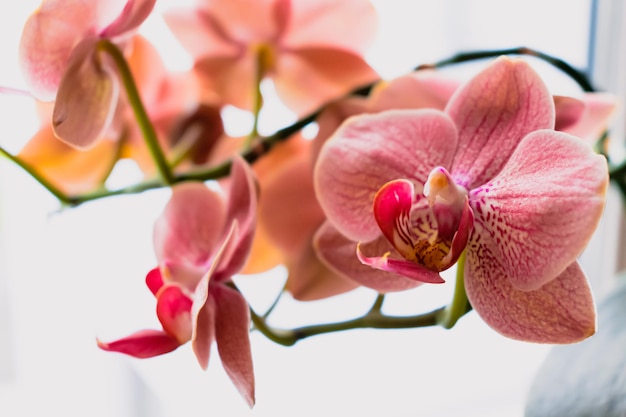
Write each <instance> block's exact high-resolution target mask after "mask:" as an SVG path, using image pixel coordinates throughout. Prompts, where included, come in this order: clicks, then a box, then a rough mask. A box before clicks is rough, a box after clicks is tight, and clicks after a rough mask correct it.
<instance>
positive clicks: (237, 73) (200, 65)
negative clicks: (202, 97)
mask: <svg viewBox="0 0 626 417" xmlns="http://www.w3.org/2000/svg"><path fill="white" fill-rule="evenodd" d="M254 58H255V57H254V56H253V55H252V54H250V53H248V54H245V55H243V56H234V57H233V56H226V57H207V58H203V59H200V60H199V61H197V62H196V63H195V65H194V70H195V73H196V74H197V76H198V79H199V81H200V83H201V85H202V88H204V89H206V90H209V91H215V92H216V93H217V95H218V96H219V97H220V99H221V100H222V101H223V102H224V103H226V104H232V105H233V106H236V107H239V108H241V109H244V110H251V109H252V107H253V102H254V100H253V93H254V80H255V75H254V74H255V65H256V64H255V59H254Z"/></svg>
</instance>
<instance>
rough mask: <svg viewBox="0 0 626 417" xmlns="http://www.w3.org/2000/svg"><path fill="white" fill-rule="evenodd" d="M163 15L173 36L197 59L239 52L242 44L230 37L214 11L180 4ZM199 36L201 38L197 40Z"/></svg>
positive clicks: (230, 55) (234, 54) (227, 55)
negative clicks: (200, 40)
mask: <svg viewBox="0 0 626 417" xmlns="http://www.w3.org/2000/svg"><path fill="white" fill-rule="evenodd" d="M255 3H256V2H255ZM244 10H247V7H246V8H244ZM163 18H164V20H165V23H166V24H167V26H168V27H169V28H170V30H171V31H172V33H173V34H174V36H175V37H176V38H177V39H178V40H179V41H180V43H181V44H182V45H183V46H184V47H185V49H186V50H187V51H189V53H190V54H191V56H192V57H193V58H194V59H196V60H197V59H199V58H201V57H215V58H217V57H234V56H237V55H239V54H240V53H241V45H239V44H238V43H237V42H236V41H235V40H234V39H233V38H232V37H231V35H230V34H229V32H228V31H227V30H226V28H227V26H225V25H224V24H223V23H222V22H220V21H218V20H217V19H216V17H215V16H214V14H213V10H207V9H198V8H196V7H179V8H173V9H169V10H167V11H166V12H165V13H163ZM198 39H202V40H203V41H202V42H198Z"/></svg>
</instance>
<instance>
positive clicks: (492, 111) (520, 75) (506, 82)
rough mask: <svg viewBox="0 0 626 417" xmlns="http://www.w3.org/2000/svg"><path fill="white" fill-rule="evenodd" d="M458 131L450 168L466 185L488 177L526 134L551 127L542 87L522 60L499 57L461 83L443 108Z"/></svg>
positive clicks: (551, 117) (551, 109) (548, 98)
mask: <svg viewBox="0 0 626 417" xmlns="http://www.w3.org/2000/svg"><path fill="white" fill-rule="evenodd" d="M446 112H447V113H448V114H449V115H450V117H452V119H453V120H454V122H455V123H456V125H457V127H458V130H459V148H458V151H457V153H456V155H455V159H454V163H453V164H452V169H451V170H450V172H451V173H452V175H453V176H454V178H455V180H457V183H459V184H460V185H463V186H465V187H466V188H467V189H470V188H474V187H475V186H477V185H480V184H482V183H484V182H485V181H487V180H488V179H490V178H493V176H494V175H495V174H497V173H498V172H499V171H500V170H501V169H502V167H503V166H504V164H505V163H506V161H507V160H508V159H509V157H510V156H511V154H512V153H513V151H514V150H515V148H516V147H517V145H518V144H519V142H520V141H521V140H522V139H523V138H524V136H526V135H527V134H528V133H530V132H532V131H535V130H538V129H548V128H553V127H554V103H553V100H552V96H551V95H550V93H549V92H548V89H547V88H546V86H545V85H544V84H543V81H542V80H541V78H540V77H539V75H537V73H535V71H534V70H533V69H532V68H531V67H530V65H528V64H527V63H526V62H525V61H522V60H519V59H510V58H508V57H501V58H498V59H496V60H495V61H494V62H493V63H492V64H491V65H489V66H488V67H487V68H485V69H484V70H483V71H481V72H480V73H479V74H478V75H476V76H475V77H474V78H473V79H472V80H471V81H469V82H468V83H467V84H465V86H464V87H461V88H460V89H459V90H458V91H457V92H456V93H455V95H454V96H453V97H452V99H451V100H450V102H449V103H448V107H447V108H446Z"/></svg>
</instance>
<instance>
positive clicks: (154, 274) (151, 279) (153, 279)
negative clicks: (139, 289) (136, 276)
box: [146, 267, 163, 295]
mask: <svg viewBox="0 0 626 417" xmlns="http://www.w3.org/2000/svg"><path fill="white" fill-rule="evenodd" d="M146 285H147V286H148V289H149V290H150V292H151V293H152V294H153V295H157V293H158V292H159V290H160V289H161V287H162V286H163V277H162V276H161V269H160V268H159V267H156V268H153V269H151V270H150V272H148V274H147V275H146Z"/></svg>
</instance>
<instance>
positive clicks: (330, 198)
mask: <svg viewBox="0 0 626 417" xmlns="http://www.w3.org/2000/svg"><path fill="white" fill-rule="evenodd" d="M455 150H456V130H455V127H454V126H453V125H452V123H451V122H450V120H449V119H448V118H447V117H446V116H445V114H443V113H441V112H438V111H435V110H396V111H388V112H383V113H379V114H376V115H363V116H357V117H354V118H352V119H349V120H348V121H346V123H344V124H343V125H342V127H340V128H339V129H338V130H337V131H336V132H335V134H334V136H333V137H332V138H330V139H329V140H328V141H327V142H326V143H325V144H324V146H323V147H322V150H321V151H320V155H319V159H318V161H317V165H316V167H315V173H314V180H315V191H316V194H317V197H318V200H319V202H320V205H321V206H322V208H323V209H324V212H325V213H326V216H327V217H328V219H329V220H330V222H331V223H332V224H333V225H334V226H335V227H336V228H337V229H338V230H339V231H340V232H341V233H342V234H344V235H345V236H346V237H348V238H349V239H350V240H353V241H355V242H356V241H363V242H366V241H369V240H372V239H374V238H376V237H377V236H378V235H379V234H380V230H379V228H378V225H377V224H376V222H375V221H374V217H373V211H372V202H373V199H374V195H375V194H376V193H377V192H378V190H379V189H380V187H382V186H383V184H385V183H387V182H389V181H391V180H395V179H398V178H405V179H411V180H415V181H416V182H417V183H420V184H423V183H424V181H426V178H427V177H428V174H429V173H430V171H431V170H432V169H433V168H434V167H436V166H438V165H442V166H449V164H450V162H451V159H452V157H453V155H454V152H455Z"/></svg>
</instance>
